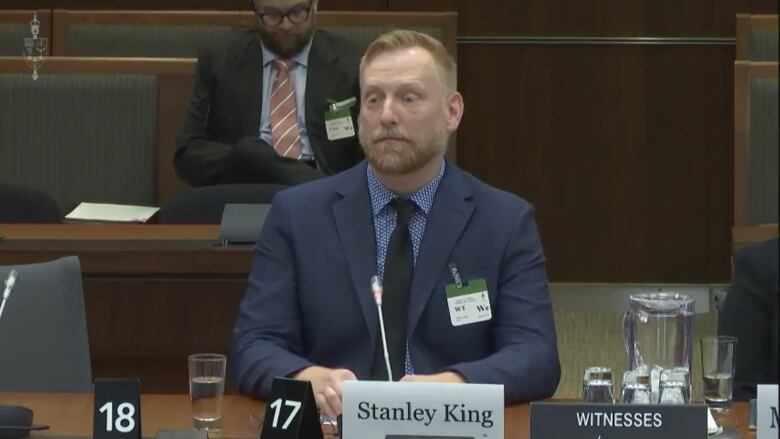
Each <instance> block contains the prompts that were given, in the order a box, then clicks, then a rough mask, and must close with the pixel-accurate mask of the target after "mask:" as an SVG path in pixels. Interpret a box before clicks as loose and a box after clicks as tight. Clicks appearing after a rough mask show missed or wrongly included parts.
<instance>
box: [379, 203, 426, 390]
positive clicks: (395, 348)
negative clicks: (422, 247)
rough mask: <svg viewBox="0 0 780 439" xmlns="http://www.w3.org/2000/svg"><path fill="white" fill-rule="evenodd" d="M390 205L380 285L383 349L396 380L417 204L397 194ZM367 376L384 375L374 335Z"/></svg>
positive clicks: (402, 359)
mask: <svg viewBox="0 0 780 439" xmlns="http://www.w3.org/2000/svg"><path fill="white" fill-rule="evenodd" d="M390 205H391V206H393V207H394V208H395V211H396V223H395V229H393V233H392V234H391V235H390V242H389V244H388V246H387V256H386V257H385V275H384V279H383V280H382V282H383V287H384V294H383V295H382V316H383V317H384V320H385V331H386V334H387V351H388V353H389V355H390V366H391V368H392V369H393V381H397V380H399V379H400V378H401V377H403V376H404V363H405V360H406V314H407V312H408V304H409V288H410V287H411V283H412V272H413V270H414V255H413V253H412V251H413V250H412V239H411V236H410V235H409V220H410V219H411V218H412V215H413V214H414V212H415V210H416V209H417V205H416V204H414V201H412V200H410V199H398V198H396V199H394V200H392V201H391V202H390ZM380 337H381V335H380ZM371 378H372V379H375V380H386V379H387V372H386V370H385V361H384V354H383V349H382V340H381V338H377V349H376V354H375V355H374V365H373V368H372V372H371Z"/></svg>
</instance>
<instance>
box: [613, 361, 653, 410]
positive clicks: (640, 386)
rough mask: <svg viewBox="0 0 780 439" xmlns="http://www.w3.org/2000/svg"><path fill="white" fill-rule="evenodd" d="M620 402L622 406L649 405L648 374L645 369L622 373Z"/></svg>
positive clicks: (640, 368)
mask: <svg viewBox="0 0 780 439" xmlns="http://www.w3.org/2000/svg"><path fill="white" fill-rule="evenodd" d="M621 387H622V390H621V392H620V402H622V403H623V404H650V373H649V372H648V371H647V367H639V368H637V369H634V370H627V371H625V372H624V373H623V384H622V385H621Z"/></svg>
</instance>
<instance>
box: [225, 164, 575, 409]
mask: <svg viewBox="0 0 780 439" xmlns="http://www.w3.org/2000/svg"><path fill="white" fill-rule="evenodd" d="M367 186H368V185H367V177H366V164H365V163H362V164H360V165H358V166H356V167H354V168H352V169H350V170H348V171H346V172H343V173H341V174H338V175H336V176H333V177H329V178H327V179H322V180H318V181H315V182H311V183H307V184H304V185H300V186H296V187H294V188H290V189H287V190H284V191H282V192H279V193H277V195H276V197H275V198H274V201H273V204H272V207H271V211H270V213H269V215H268V218H267V220H266V222H265V225H264V226H263V230H262V232H261V235H260V239H259V240H258V242H257V244H256V246H255V251H254V260H253V262H252V269H251V274H250V277H249V285H248V290H247V293H246V295H245V297H244V299H243V301H242V303H241V308H240V312H239V317H238V320H237V322H236V326H235V330H234V333H233V351H232V358H231V360H230V361H231V364H232V368H233V372H234V375H235V378H236V379H237V382H238V387H239V390H240V391H241V392H244V393H249V394H252V395H255V396H260V397H267V396H268V395H269V392H270V390H271V383H272V381H273V378H274V377H276V376H287V375H290V374H292V373H294V372H296V371H298V370H300V369H303V368H305V367H307V366H310V365H312V364H317V365H321V366H325V367H334V368H336V367H338V368H348V369H350V370H352V371H353V372H354V373H355V374H356V375H357V377H358V379H368V378H369V376H370V372H371V366H372V362H373V359H374V352H375V347H376V346H377V342H378V333H379V329H378V328H379V326H378V316H377V308H376V305H375V303H374V300H373V298H372V295H371V289H370V285H369V281H370V278H371V276H372V275H374V274H375V273H376V246H375V243H374V226H373V222H372V213H371V207H370V206H371V204H370V199H369V192H368V187H367ZM533 217H534V215H533V207H532V206H531V205H530V204H528V203H527V202H525V201H524V200H522V199H520V198H518V197H517V196H515V195H512V194H509V193H507V192H503V191H499V190H497V189H495V188H492V187H490V186H488V185H486V184H484V183H482V182H480V181H479V180H477V179H476V178H474V177H473V176H471V175H469V174H467V173H465V172H463V171H461V170H459V169H458V168H456V167H455V166H454V165H452V164H448V165H447V169H446V171H445V174H444V177H443V178H442V181H441V183H440V185H439V188H438V191H437V194H436V198H435V201H434V203H433V207H432V209H431V211H430V213H429V215H428V219H427V224H426V229H425V234H424V236H423V239H422V242H421V244H420V250H419V254H418V256H417V262H416V266H415V269H414V275H413V279H412V286H411V291H410V295H409V314H408V319H407V334H409V339H408V340H409V351H410V355H411V359H412V363H413V364H414V368H415V372H416V373H418V374H431V373H436V372H442V371H444V370H454V371H457V372H459V373H460V374H461V375H462V376H463V377H465V378H466V380H467V381H468V382H472V383H497V384H503V385H504V390H505V393H506V400H507V402H513V401H526V400H533V399H538V398H544V397H548V396H550V395H552V394H553V393H554V392H555V389H556V387H557V385H558V380H559V378H560V366H559V362H558V351H557V346H556V339H555V328H554V323H553V315H552V309H551V306H550V300H549V293H548V288H547V279H546V275H545V269H544V266H545V258H544V254H543V252H542V247H541V243H540V241H539V235H538V233H537V230H536V225H535V222H534V218H533ZM451 262H453V263H455V264H456V265H457V266H458V269H459V272H460V274H461V276H462V279H463V281H464V282H467V281H469V280H471V279H476V278H484V279H485V280H486V282H487V285H488V290H489V297H490V303H491V307H492V313H493V317H492V320H489V321H484V322H479V323H473V324H467V325H462V326H457V327H456V326H453V325H452V324H451V322H450V314H449V308H448V305H447V299H446V296H445V292H444V286H445V285H447V284H451V283H453V279H452V276H451V274H450V271H449V269H448V267H447V265H448V264H449V263H451Z"/></svg>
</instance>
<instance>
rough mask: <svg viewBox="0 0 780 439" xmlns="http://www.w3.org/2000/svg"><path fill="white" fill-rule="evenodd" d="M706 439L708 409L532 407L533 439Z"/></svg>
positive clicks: (696, 406)
mask: <svg viewBox="0 0 780 439" xmlns="http://www.w3.org/2000/svg"><path fill="white" fill-rule="evenodd" d="M557 437H561V438H563V437H565V438H568V439H599V438H600V439H661V438H663V439H706V438H707V406H706V405H704V404H691V405H643V404H637V405H634V404H584V403H545V402H532V403H531V439H548V438H557Z"/></svg>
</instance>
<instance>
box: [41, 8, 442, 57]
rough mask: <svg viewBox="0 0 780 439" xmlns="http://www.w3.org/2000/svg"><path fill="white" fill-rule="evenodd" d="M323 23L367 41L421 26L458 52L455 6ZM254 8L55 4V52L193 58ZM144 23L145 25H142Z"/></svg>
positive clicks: (341, 15) (329, 17) (344, 16)
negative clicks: (88, 7) (109, 7)
mask: <svg viewBox="0 0 780 439" xmlns="http://www.w3.org/2000/svg"><path fill="white" fill-rule="evenodd" d="M317 18H318V25H319V26H320V27H321V28H323V29H328V30H330V31H332V32H334V33H337V34H340V35H344V36H346V37H348V38H351V39H353V40H355V41H357V42H358V44H360V45H361V46H363V47H365V46H367V45H368V43H369V42H370V41H371V40H373V39H374V38H375V37H376V36H377V35H379V34H380V33H382V32H384V31H387V30H389V29H393V28H399V27H400V28H409V29H416V30H419V31H421V32H425V33H428V34H430V35H432V36H434V37H436V38H439V39H440V40H442V42H443V43H444V45H445V47H447V49H448V50H449V51H450V53H452V54H453V56H456V55H457V54H456V46H455V38H456V36H457V14H456V13H454V12H341V11H339V12H332V11H322V12H320V13H319V14H318V15H317ZM255 20H256V18H255V16H254V13H253V12H252V11H71V10H64V9H55V10H54V16H53V21H54V41H55V44H54V50H53V53H54V55H63V56H64V55H68V56H142V57H187V58H193V57H196V56H197V54H198V49H199V48H200V47H203V46H205V45H206V44H207V43H209V42H210V41H213V40H215V39H220V38H223V37H224V36H225V35H226V34H227V33H228V32H229V31H230V30H231V29H246V28H250V27H252V26H254V25H255V23H256V21H255ZM141 29H143V30H142V31H141Z"/></svg>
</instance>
